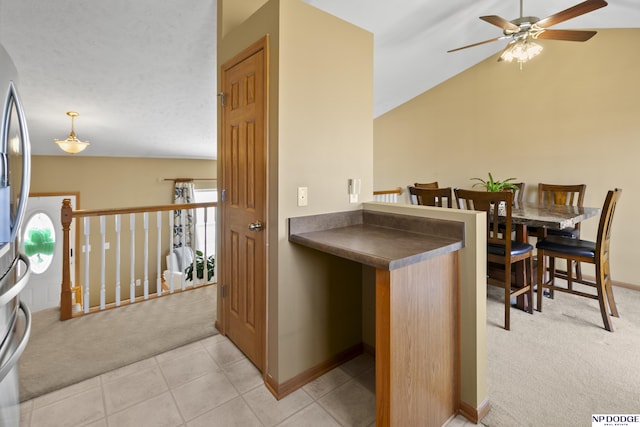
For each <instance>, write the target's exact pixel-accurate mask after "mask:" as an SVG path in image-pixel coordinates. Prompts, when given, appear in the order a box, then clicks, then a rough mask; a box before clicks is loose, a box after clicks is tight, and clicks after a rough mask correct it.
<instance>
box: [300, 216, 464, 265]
mask: <svg viewBox="0 0 640 427" xmlns="http://www.w3.org/2000/svg"><path fill="white" fill-rule="evenodd" d="M289 241H291V242H294V243H298V244H301V245H304V246H307V247H310V248H313V249H316V250H319V251H322V252H326V253H329V254H332V255H335V256H339V257H341V258H345V259H349V260H352V261H356V262H359V263H361V264H365V265H369V266H372V267H375V268H380V269H384V270H395V269H397V268H402V267H405V266H407V265H410V264H414V263H417V262H421V261H424V260H426V259H430V258H434V257H437V256H440V255H442V254H445V253H448V252H453V251H457V250H459V249H461V248H463V247H464V226H463V224H462V223H460V222H456V221H443V220H437V219H432V218H422V217H413V216H410V215H398V214H390V213H382V212H372V211H349V212H337V213H330V214H323V215H314V216H309V217H299V218H290V219H289Z"/></svg>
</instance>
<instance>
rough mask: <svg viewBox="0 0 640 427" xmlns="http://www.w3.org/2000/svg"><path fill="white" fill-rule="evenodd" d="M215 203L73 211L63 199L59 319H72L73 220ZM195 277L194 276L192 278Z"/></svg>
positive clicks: (206, 205) (212, 204)
mask: <svg viewBox="0 0 640 427" xmlns="http://www.w3.org/2000/svg"><path fill="white" fill-rule="evenodd" d="M217 206H218V203H217V202H201V203H182V204H169V205H153V206H138V207H129V208H115V209H113V208H111V209H79V210H75V211H74V210H73V207H72V206H71V199H64V200H63V201H62V208H61V212H60V213H61V216H60V217H61V223H62V238H63V243H62V252H63V257H62V284H61V291H60V319H61V320H67V319H71V318H72V317H73V307H72V295H73V293H74V292H76V291H77V289H76V288H73V287H72V286H71V270H70V268H71V267H70V265H71V259H70V258H71V254H70V242H69V239H70V229H71V223H72V221H73V220H74V219H78V218H86V217H101V216H108V215H123V214H137V213H145V212H166V211H180V210H190V209H198V208H209V207H217ZM194 277H195V276H194Z"/></svg>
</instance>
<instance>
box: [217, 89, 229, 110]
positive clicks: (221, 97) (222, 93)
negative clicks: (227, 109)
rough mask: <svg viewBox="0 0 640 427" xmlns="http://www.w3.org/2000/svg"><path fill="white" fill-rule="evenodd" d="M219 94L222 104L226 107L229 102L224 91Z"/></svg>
mask: <svg viewBox="0 0 640 427" xmlns="http://www.w3.org/2000/svg"><path fill="white" fill-rule="evenodd" d="M218 96H219V97H220V105H221V106H223V107H224V106H225V105H226V104H227V100H226V96H225V94H224V92H218Z"/></svg>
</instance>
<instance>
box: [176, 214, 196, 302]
mask: <svg viewBox="0 0 640 427" xmlns="http://www.w3.org/2000/svg"><path fill="white" fill-rule="evenodd" d="M184 211H185V209H181V210H180V226H181V227H182V232H181V233H180V243H181V245H180V247H181V248H182V250H183V251H184V250H185V243H186V242H185V235H186V234H187V232H186V231H187V230H186V227H185V219H184V217H185V213H184ZM183 254H184V252H183ZM182 258H183V259H184V256H183V257H182ZM178 267H179V268H180V269H181V271H180V272H181V273H182V274H181V275H180V278H181V279H180V288H181V289H182V290H183V291H184V290H185V288H186V283H185V280H186V276H187V275H186V274H185V273H184V270H182V266H181V265H180V266H178ZM191 277H192V279H193V278H195V275H193V276H191Z"/></svg>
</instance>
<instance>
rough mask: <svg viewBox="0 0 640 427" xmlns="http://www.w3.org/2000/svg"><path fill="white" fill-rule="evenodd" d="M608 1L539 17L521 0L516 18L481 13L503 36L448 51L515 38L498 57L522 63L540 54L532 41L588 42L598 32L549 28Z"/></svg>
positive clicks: (594, 0)
mask: <svg viewBox="0 0 640 427" xmlns="http://www.w3.org/2000/svg"><path fill="white" fill-rule="evenodd" d="M606 5H607V2H606V1H604V0H586V1H584V2H582V3H579V4H577V5H575V6H572V7H570V8H568V9H566V10H563V11H562V12H558V13H556V14H553V15H551V16H548V17H546V18H544V19H539V18H537V17H535V16H522V0H520V17H519V18H517V19H514V20H512V21H507V20H506V19H504V18H501V17H500V16H497V15H488V16H481V17H480V19H482V20H483V21H486V22H488V23H489V24H492V25H495V26H497V27H500V28H502V31H503V33H504V35H503V36H500V37H495V38H493V39H490V40H485V41H481V42H478V43H473V44H470V45H467V46H463V47H459V48H457V49H452V50H449V51H447V52H456V51H458V50H462V49H467V48H469V47H474V46H479V45H482V44H485V43H491V42H494V41H498V40H504V39H511V41H510V42H509V44H508V45H507V46H506V47H505V49H504V51H503V52H502V54H501V55H500V57H499V58H498V61H502V60H507V61H511V60H513V59H516V60H517V61H518V62H520V63H522V62H525V61H527V60H529V59H531V58H532V57H533V56H535V55H537V54H538V53H540V51H541V50H542V47H541V46H540V45H538V44H536V43H533V42H532V40H537V39H547V40H566V41H575V42H584V41H587V40H589V39H590V38H591V37H593V36H594V35H595V34H596V31H586V30H549V29H548V28H549V27H551V26H552V25H556V24H559V23H561V22H564V21H567V20H569V19H572V18H575V17H578V16H580V15H584V14H585V13H588V12H592V11H594V10H596V9H600V8H601V7H605V6H606Z"/></svg>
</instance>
